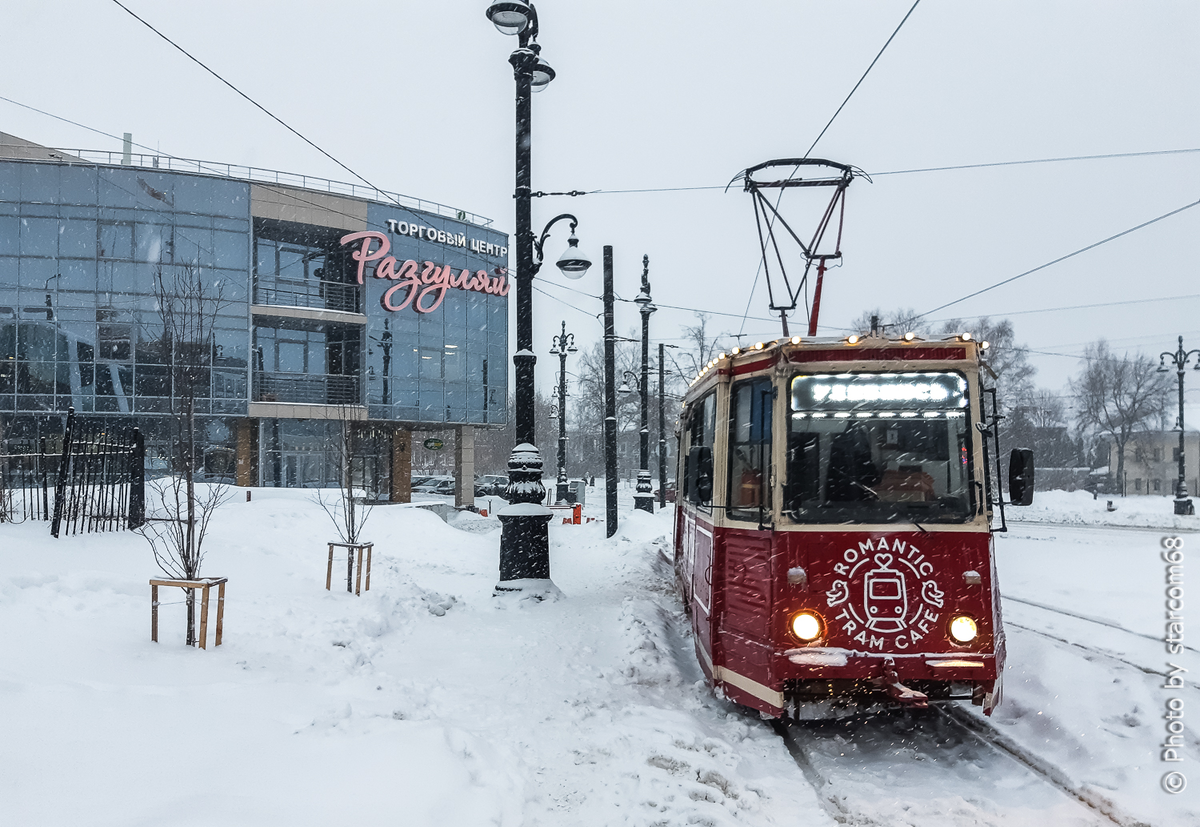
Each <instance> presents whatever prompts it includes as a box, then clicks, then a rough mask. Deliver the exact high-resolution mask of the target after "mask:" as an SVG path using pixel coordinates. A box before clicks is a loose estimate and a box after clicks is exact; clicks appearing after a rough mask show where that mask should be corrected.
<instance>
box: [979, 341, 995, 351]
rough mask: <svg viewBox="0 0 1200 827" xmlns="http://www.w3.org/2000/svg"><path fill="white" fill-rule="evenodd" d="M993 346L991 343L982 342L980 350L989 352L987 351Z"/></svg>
mask: <svg viewBox="0 0 1200 827" xmlns="http://www.w3.org/2000/svg"><path fill="white" fill-rule="evenodd" d="M991 346H992V345H991V343H990V342H986V341H984V342H980V343H979V349H980V350H987V349H988V348H989V347H991Z"/></svg>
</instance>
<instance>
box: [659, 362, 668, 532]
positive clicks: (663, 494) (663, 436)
mask: <svg viewBox="0 0 1200 827" xmlns="http://www.w3.org/2000/svg"><path fill="white" fill-rule="evenodd" d="M664 348H666V345H665V344H663V343H662V342H659V343H658V507H659V508H660V509H662V508H666V507H667V417H666V410H665V406H666V399H667V392H666V391H667V389H666V383H665V382H664V377H665V376H666V371H665V370H664V369H663V360H664V359H665V358H666V350H665V349H664Z"/></svg>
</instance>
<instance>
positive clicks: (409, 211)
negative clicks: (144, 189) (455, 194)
mask: <svg viewBox="0 0 1200 827" xmlns="http://www.w3.org/2000/svg"><path fill="white" fill-rule="evenodd" d="M0 100H2V101H5V102H6V103H11V104H12V105H13V106H19V107H21V108H22V109H28V110H29V111H31V112H36V113H38V114H39V115H44V116H46V117H47V118H52V119H53V120H56V121H62V122H63V123H67V124H70V125H71V126H77V127H79V128H80V129H84V130H87V131H88V132H94V133H96V134H97V135H103V136H104V137H106V138H112V139H113V140H114V141H120V140H122V139H121V138H119V137H117V136H116V135H113V134H112V133H109V132H105V131H104V130H102V129H97V128H95V127H93V126H88V125H87V124H83V123H79V122H78V121H73V120H71V119H70V118H64V117H63V116H61V115H55V114H54V113H53V112H47V111H45V110H44V109H38V108H37V107H36V106H30V105H29V104H27V103H21V102H20V101H17V100H13V99H12V98H7V97H4V96H3V95H0ZM131 144H132V145H133V146H136V147H140V148H141V149H144V150H147V151H148V152H152V153H154V154H155V155H158V156H161V157H163V158H170V159H172V160H176V161H188V162H189V163H195V164H196V165H197V168H198V169H200V170H202V171H205V172H209V173H211V174H213V175H217V176H220V177H228V176H227V175H226V174H224V173H222V172H221V171H220V170H219V169H215V168H212V167H210V166H208V164H207V162H204V161H197V160H194V159H187V158H181V157H180V156H178V155H172V154H171V153H170V152H163V151H162V150H161V149H157V148H155V147H150V146H146V145H145V144H141V143H138V142H137V141H131ZM84 163H86V164H89V165H91V166H96V167H98V166H100V164H98V163H95V162H91V161H84ZM253 183H254V184H255V185H256V186H260V187H266V188H268V189H274V190H275V191H277V192H281V193H282V192H284V191H285V190H286V191H287V195H288V197H290V198H292V199H293V200H296V201H299V202H300V203H302V204H306V205H308V206H310V207H318V208H320V209H322V210H325V211H326V212H331V213H334V214H335V215H340V216H342V217H343V218H349V219H352V220H354V221H359V220H361V217H360V216H358V215H352V214H351V213H348V212H345V211H343V210H339V209H337V208H336V207H333V206H331V205H329V204H318V203H317V202H315V201H309V200H307V199H304V198H301V197H299V196H298V195H296V193H297V192H298V191H299V192H303V191H305V190H297V188H295V187H289V186H287V185H285V184H273V183H271V182H269V181H253ZM114 186H115V185H114ZM369 186H371V187H372V188H373V189H376V190H377V191H378V192H379V193H380V195H383V196H386V197H387V198H388V199H389V200H390V201H391V202H392V206H393V207H395V208H396V209H397V210H399V211H400V212H401V213H403V214H404V215H407V216H408V217H409V218H410V219H415V220H420V221H424V220H425V216H424V215H418V214H417V213H416V212H414V208H411V207H406V206H405V205H404V204H401V203H400V202H399V201H397V200H396V199H395V198H394V197H393V196H392V194H391V193H388V192H385V191H383V190H380V189H379V188H378V187H375V185H374V184H369ZM130 194H131V195H132V194H133V193H130ZM407 197H410V198H411V197H414V196H407ZM156 212H159V213H161V214H163V215H165V214H166V213H165V212H164V211H161V210H156ZM437 217H439V218H444V217H445V216H437ZM488 221H489V222H490V221H491V219H488ZM467 223H471V222H467ZM473 226H477V227H480V229H485V230H490V227H485V226H483V225H479V224H474V225H473ZM491 231H492V232H499V231H497V230H491Z"/></svg>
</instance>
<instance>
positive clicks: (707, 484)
mask: <svg viewBox="0 0 1200 827" xmlns="http://www.w3.org/2000/svg"><path fill="white" fill-rule="evenodd" d="M687 475H688V482H689V483H690V484H689V485H688V499H690V500H691V501H692V502H693V503H706V502H711V501H712V489H713V459H712V448H705V447H703V446H696V447H695V448H692V450H691V451H689V452H688V464H687Z"/></svg>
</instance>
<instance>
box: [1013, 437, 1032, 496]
mask: <svg viewBox="0 0 1200 827" xmlns="http://www.w3.org/2000/svg"><path fill="white" fill-rule="evenodd" d="M1008 494H1009V497H1010V499H1011V500H1012V504H1013V505H1032V504H1033V451H1032V450H1031V449H1029V448H1013V450H1012V454H1010V455H1009V457H1008Z"/></svg>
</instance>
